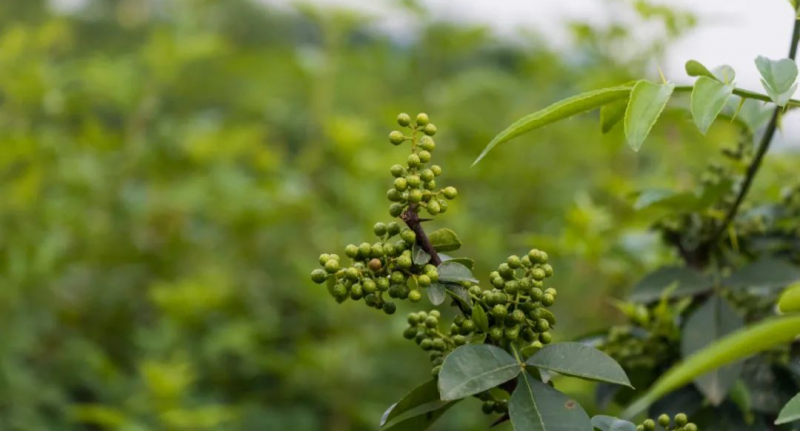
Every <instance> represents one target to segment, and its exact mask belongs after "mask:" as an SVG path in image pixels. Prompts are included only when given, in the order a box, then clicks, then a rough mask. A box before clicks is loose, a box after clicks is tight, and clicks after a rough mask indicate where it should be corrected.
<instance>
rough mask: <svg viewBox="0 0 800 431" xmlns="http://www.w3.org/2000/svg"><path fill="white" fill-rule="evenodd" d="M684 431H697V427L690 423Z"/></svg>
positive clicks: (685, 426)
mask: <svg viewBox="0 0 800 431" xmlns="http://www.w3.org/2000/svg"><path fill="white" fill-rule="evenodd" d="M683 431H697V425H695V424H693V423H691V422H689V423H688V424H686V425H684V427H683Z"/></svg>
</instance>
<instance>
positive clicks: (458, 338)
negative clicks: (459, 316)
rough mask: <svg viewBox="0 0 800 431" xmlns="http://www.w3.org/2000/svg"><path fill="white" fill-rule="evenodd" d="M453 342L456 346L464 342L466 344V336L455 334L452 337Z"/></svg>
mask: <svg viewBox="0 0 800 431" xmlns="http://www.w3.org/2000/svg"><path fill="white" fill-rule="evenodd" d="M453 343H454V344H455V345H456V346H463V345H464V344H467V338H466V337H464V336H463V335H456V336H454V337H453Z"/></svg>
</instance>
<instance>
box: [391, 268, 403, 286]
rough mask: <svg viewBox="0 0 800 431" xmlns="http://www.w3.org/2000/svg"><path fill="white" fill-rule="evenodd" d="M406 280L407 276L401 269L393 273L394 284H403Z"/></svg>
mask: <svg viewBox="0 0 800 431" xmlns="http://www.w3.org/2000/svg"><path fill="white" fill-rule="evenodd" d="M405 282H406V276H405V274H403V273H402V272H400V271H395V272H393V273H392V284H402V283H405Z"/></svg>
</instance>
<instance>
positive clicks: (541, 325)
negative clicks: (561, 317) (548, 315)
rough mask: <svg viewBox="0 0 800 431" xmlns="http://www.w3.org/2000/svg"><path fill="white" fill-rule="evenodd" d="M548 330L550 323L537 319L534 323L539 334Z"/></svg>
mask: <svg viewBox="0 0 800 431" xmlns="http://www.w3.org/2000/svg"><path fill="white" fill-rule="evenodd" d="M548 329H550V322H548V321H547V319H539V320H537V321H536V330H537V331H539V332H544V331H547V330H548Z"/></svg>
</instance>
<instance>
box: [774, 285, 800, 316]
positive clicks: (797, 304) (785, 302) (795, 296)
mask: <svg viewBox="0 0 800 431" xmlns="http://www.w3.org/2000/svg"><path fill="white" fill-rule="evenodd" d="M778 309H779V310H781V312H782V313H790V312H792V311H800V283H795V284H793V285H791V286H789V287H787V288H786V289H784V290H783V292H782V293H781V297H780V298H778Z"/></svg>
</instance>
